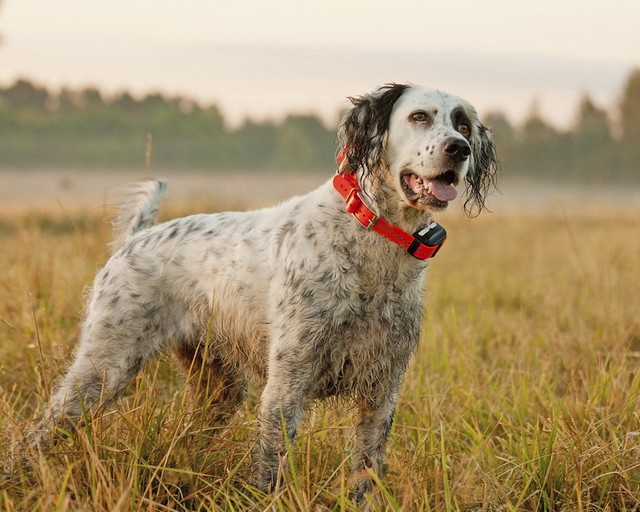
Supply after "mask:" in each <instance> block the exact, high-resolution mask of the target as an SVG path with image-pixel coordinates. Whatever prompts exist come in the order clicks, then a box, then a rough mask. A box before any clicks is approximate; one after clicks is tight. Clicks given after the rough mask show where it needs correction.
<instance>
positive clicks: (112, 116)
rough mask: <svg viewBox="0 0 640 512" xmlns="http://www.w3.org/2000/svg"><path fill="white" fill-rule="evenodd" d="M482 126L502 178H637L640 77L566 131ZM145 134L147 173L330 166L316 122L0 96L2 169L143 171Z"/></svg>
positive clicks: (27, 86) (90, 98)
mask: <svg viewBox="0 0 640 512" xmlns="http://www.w3.org/2000/svg"><path fill="white" fill-rule="evenodd" d="M0 1H1V0H0ZM613 120H615V121H616V122H615V123H614V122H613ZM484 121H485V124H487V125H489V126H490V127H491V128H492V129H493V132H494V135H495V138H496V142H497V144H498V150H499V156H500V159H501V161H502V167H503V172H504V173H505V174H509V175H523V176H532V177H543V178H547V179H549V178H551V179H564V178H566V179H580V180H583V181H593V182H604V181H616V182H620V181H630V180H637V179H638V177H639V176H640V69H638V70H634V71H633V72H632V73H631V74H630V75H629V77H628V79H627V82H626V84H625V87H624V91H623V93H622V97H621V98H620V100H619V103H618V110H617V111H616V112H607V111H606V110H604V109H603V108H601V107H599V106H598V105H597V104H596V103H595V102H594V101H593V100H592V99H591V98H590V97H589V96H588V95H585V96H584V97H583V98H582V99H581V101H580V104H579V105H578V108H577V112H576V119H575V122H574V123H573V126H572V127H571V129H568V130H559V129H557V128H555V127H554V126H552V125H551V124H549V123H548V122H546V121H545V120H544V119H543V118H542V116H541V115H540V113H539V111H538V110H537V109H536V108H535V106H534V108H532V110H531V112H530V114H529V116H528V117H527V119H526V120H525V121H524V122H523V123H522V124H521V125H518V126H515V125H513V124H512V123H511V122H510V121H509V119H508V118H507V116H506V115H505V114H504V113H501V112H493V113H489V114H488V115H485V116H484ZM148 134H151V136H152V140H153V146H152V168H153V169H155V170H158V169H160V170H162V169H174V170H181V169H184V170H196V169H197V170H227V171H230V170H271V169H277V170H295V171H309V170H320V169H322V170H324V171H325V172H326V171H327V170H331V169H332V168H333V167H334V166H335V162H334V155H335V129H334V128H327V127H326V126H324V125H323V123H322V122H321V121H320V119H319V118H318V117H316V116H314V115H289V116H287V117H285V118H284V119H283V120H282V121H280V122H275V121H263V122H255V121H251V120H247V121H245V122H244V123H243V124H242V125H241V126H239V127H237V128H233V129H230V128H229V127H228V126H227V124H226V123H225V119H224V117H223V115H222V113H221V112H220V110H219V109H218V108H217V107H216V106H213V105H209V106H204V105H201V104H200V103H198V102H196V101H193V100H191V99H189V98H183V97H172V98H169V97H166V96H163V95H161V94H148V95H147V96H145V97H144V98H141V99H136V98H134V97H133V96H131V95H130V94H129V93H127V92H123V93H121V94H118V95H116V96H113V97H106V96H104V95H103V94H102V93H101V92H100V91H99V90H97V89H95V88H86V89H82V90H71V89H63V90H61V91H60V92H58V93H52V92H51V91H49V90H48V89H46V88H45V87H42V86H39V85H37V84H34V83H32V82H30V81H28V80H18V81H16V82H15V83H14V84H12V85H10V86H7V87H5V88H0V168H5V169H9V168H13V169H16V168H24V169H27V168H82V169H88V170H89V169H136V168H142V167H144V165H145V147H146V144H147V136H148Z"/></svg>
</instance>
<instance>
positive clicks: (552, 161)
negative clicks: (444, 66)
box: [484, 69, 640, 183]
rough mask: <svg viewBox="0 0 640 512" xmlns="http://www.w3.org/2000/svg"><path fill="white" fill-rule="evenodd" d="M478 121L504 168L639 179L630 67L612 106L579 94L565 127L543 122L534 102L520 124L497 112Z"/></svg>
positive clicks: (638, 131) (638, 106)
mask: <svg viewBox="0 0 640 512" xmlns="http://www.w3.org/2000/svg"><path fill="white" fill-rule="evenodd" d="M484 121H485V122H486V124H487V125H489V126H490V127H491V129H492V131H493V133H494V137H495V139H496V142H497V144H498V150H499V155H500V157H501V160H502V163H503V167H504V168H505V172H509V173H510V174H511V173H513V174H520V175H525V176H532V177H542V178H546V179H549V178H551V179H580V180H583V181H587V182H596V183H598V182H600V183H602V182H629V181H638V180H640V69H636V70H634V71H632V72H631V73H630V75H629V77H628V79H627V81H626V83H625V87H624V90H623V93H622V97H621V98H620V99H619V101H618V104H617V109H616V110H615V111H614V112H611V113H609V112H607V111H606V110H605V109H603V108H601V107H599V106H598V105H597V104H596V103H595V102H594V101H593V100H592V99H591V97H590V96H589V95H588V94H585V95H583V96H582V98H581V100H580V102H579V105H578V108H577V112H576V116H575V119H574V122H573V124H572V126H571V128H570V129H568V130H558V129H557V128H555V127H554V126H552V125H551V124H549V123H547V122H546V121H545V120H544V119H543V118H542V116H541V115H540V113H539V110H538V107H537V105H536V104H535V103H534V104H533V106H532V108H531V111H530V113H529V115H528V117H527V118H526V120H525V121H524V122H523V123H522V125H520V126H513V125H512V124H511V123H510V122H509V120H508V119H507V117H506V116H505V115H504V114H503V113H501V112H494V113H490V114H489V115H488V116H485V119H484Z"/></svg>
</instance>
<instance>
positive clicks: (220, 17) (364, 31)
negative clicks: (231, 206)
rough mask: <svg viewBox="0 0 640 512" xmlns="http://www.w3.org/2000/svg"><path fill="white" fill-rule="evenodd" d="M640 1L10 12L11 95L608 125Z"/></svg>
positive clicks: (476, 0) (15, 5) (256, 2)
mask: <svg viewBox="0 0 640 512" xmlns="http://www.w3.org/2000/svg"><path fill="white" fill-rule="evenodd" d="M639 27H640V0H609V1H606V2H605V1H602V0H597V1H596V0H565V1H563V0H536V1H535V2H534V1H527V2H525V1H516V0H510V1H509V0H457V1H455V0H454V1H447V0H437V1H431V0H394V1H385V2H375V1H373V0H370V1H362V0H350V1H336V0H323V1H305V0H295V1H289V0H273V1H268V0H235V1H226V2H220V1H217V2H216V1H212V0H209V1H205V0H181V1H179V2H178V1H176V0H172V1H168V0H109V1H104V0H101V1H98V0H4V4H3V6H2V7H1V8H0V33H1V34H3V36H4V38H3V44H2V45H1V46H0V84H2V85H8V84H9V83H11V82H12V81H13V80H15V79H16V78H17V77H27V78H30V79H32V80H35V81H38V82H41V83H44V84H46V85H50V86H53V87H61V86H65V85H66V86H73V87H76V86H88V85H94V86H98V87H99V88H100V89H102V90H104V91H106V92H109V93H112V92H115V91H119V90H123V89H129V90H132V91H133V92H136V93H139V94H142V93H145V92H147V91H150V90H159V91H161V92H165V93H168V94H184V95H189V96H193V97H195V98H197V99H199V100H201V101H203V102H206V103H212V102H213V103H216V104H217V105H218V106H219V107H220V108H221V110H222V111H223V113H224V114H225V116H226V117H227V119H228V120H229V121H230V122H231V123H232V124H237V123H239V122H240V121H241V120H242V119H243V118H245V117H247V116H249V117H252V118H254V119H264V118H267V117H274V118H278V117H281V116H282V115H283V114H284V113H287V112H312V113H317V114H320V115H321V116H322V117H323V118H324V119H325V120H326V121H327V122H330V123H331V122H335V119H336V116H337V112H338V111H339V110H340V109H341V108H345V107H346V106H347V102H346V100H345V98H346V96H353V95H358V94H362V93H365V92H367V91H370V90H371V89H373V88H375V87H376V86H378V85H381V84H383V83H386V82H413V83H418V84H422V85H427V86H430V87H434V88H439V89H443V90H446V91H449V92H452V93H455V94H458V95H460V96H463V97H465V98H466V99H468V100H469V101H471V102H472V103H473V104H475V105H476V106H477V107H478V109H479V110H480V113H481V114H482V113H483V112H488V111H490V110H502V111H504V112H506V113H507V114H508V115H509V117H510V118H511V119H512V120H514V121H520V120H521V119H522V118H523V117H524V116H525V114H526V113H527V112H528V111H529V109H530V106H531V104H532V101H533V100H534V99H535V100H536V101H537V102H538V104H539V105H540V108H541V111H542V113H543V115H544V116H545V117H546V118H547V119H549V120H550V121H552V122H554V123H556V124H558V125H561V126H567V125H568V124H570V122H571V120H572V119H573V117H574V115H575V111H576V107H577V102H578V99H579V97H580V96H581V94H583V93H585V92H588V93H589V94H591V95H592V97H593V98H594V99H595V100H596V102H598V103H599V104H600V105H601V106H603V107H605V108H607V109H612V108H614V106H615V104H616V101H617V99H618V98H619V96H620V93H621V90H622V87H623V84H624V80H625V79H626V77H627V76H628V74H629V72H630V71H631V69H632V68H634V67H640V28H639Z"/></svg>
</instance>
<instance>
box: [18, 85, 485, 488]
mask: <svg viewBox="0 0 640 512" xmlns="http://www.w3.org/2000/svg"><path fill="white" fill-rule="evenodd" d="M351 101H352V103H353V108H351V110H349V111H348V112H347V113H346V114H345V116H344V119H343V121H342V124H341V126H340V128H339V131H338V141H339V145H340V148H341V149H342V153H341V160H342V161H343V164H342V166H341V171H342V173H341V174H340V175H339V176H341V177H345V176H344V175H345V174H347V175H349V176H346V178H349V179H348V180H343V182H342V185H343V187H342V190H336V188H337V185H336V184H335V183H333V182H332V181H328V182H327V183H325V184H324V185H322V186H321V187H319V188H318V189H316V190H314V191H312V192H310V193H309V194H307V195H305V196H301V197H294V198H292V199H289V200H288V201H286V202H284V203H282V204H280V205H279V206H276V207H273V208H267V209H262V210H256V211H249V212H242V213H240V212H234V213H220V214H213V215H193V216H190V217H185V218H179V219H175V220H172V221H169V222H166V223H164V224H160V225H157V226H154V227H152V224H153V221H154V218H155V215H156V213H157V209H158V205H159V202H160V199H161V198H162V196H163V194H164V192H165V188H166V183H165V182H164V181H161V180H155V181H147V182H143V183H141V184H138V185H137V188H136V189H135V193H134V194H132V195H131V196H130V199H129V201H128V202H127V203H125V204H124V205H123V209H122V211H121V214H120V220H119V225H117V226H116V227H117V228H118V231H119V234H117V236H116V241H115V242H114V253H113V255H112V256H111V258H110V259H109V261H108V262H107V264H106V265H105V267H104V268H103V269H102V270H100V272H99V273H98V275H97V277H96V280H95V283H94V285H93V290H92V292H91V295H90V298H89V303H88V311H87V316H86V320H85V322H84V326H83V329H82V334H81V339H80V344H79V346H78V349H77V353H76V356H75V360H74V362H73V364H72V365H71V367H70V368H69V370H68V371H67V373H66V375H65V376H64V377H63V379H62V380H61V382H60V384H59V386H58V388H57V391H56V392H55V394H54V395H53V397H52V398H51V400H50V403H49V404H48V406H47V407H46V408H45V411H46V412H45V413H44V417H43V419H42V421H41V422H40V424H39V425H38V427H37V428H36V429H35V430H34V431H33V432H32V433H31V434H30V438H31V441H32V443H33V444H35V445H45V444H46V443H47V442H48V440H49V439H50V436H51V432H52V430H53V428H54V425H55V424H56V423H60V422H63V421H71V422H74V421H77V420H78V418H79V417H80V416H81V413H82V411H83V409H84V410H87V409H88V410H90V411H95V410H96V409H97V408H98V407H99V406H100V405H104V403H105V402H106V401H110V400H113V399H115V398H116V397H117V396H118V395H119V394H120V393H121V392H122V391H123V389H124V388H125V386H126V385H127V383H129V382H130V381H131V380H132V379H133V378H134V377H135V376H136V374H137V373H138V372H139V371H140V369H141V368H142V367H143V366H144V365H145V363H147V362H148V361H149V360H150V359H151V358H153V357H154V356H157V355H158V354H159V353H161V352H166V351H171V352H173V353H175V355H176V356H177V359H178V360H179V361H180V362H181V364H182V365H183V366H184V368H185V369H186V370H187V371H188V372H190V375H191V378H190V382H191V383H192V388H193V390H194V392H196V394H197V396H198V397H199V398H200V400H205V401H207V402H208V406H209V410H210V411H211V415H210V416H211V419H212V421H220V422H222V421H224V420H225V418H227V417H228V416H229V415H230V414H233V412H234V411H236V410H237V409H238V407H239V405H240V404H241V403H242V401H243V399H244V398H245V396H246V391H247V386H248V383H249V382H250V381H257V382H259V383H263V384H264V391H263V392H262V399H261V407H260V432H259V440H258V443H257V447H256V450H255V453H254V470H253V476H254V484H255V485H256V486H257V487H258V488H260V489H262V490H265V491H269V490H272V489H274V488H275V486H276V485H277V484H278V481H279V470H280V474H281V473H282V471H281V469H282V464H283V459H284V458H285V457H283V455H284V453H285V441H284V432H283V430H284V428H283V425H286V433H287V436H288V439H289V440H293V439H294V437H295V435H296V429H297V428H298V426H299V425H300V422H301V421H302V419H303V415H304V413H305V410H306V409H307V408H308V406H309V405H310V403H311V402H312V401H314V400H317V399H324V398H327V397H330V396H341V397H344V398H346V399H349V400H353V403H354V404H355V406H356V409H357V413H358V419H357V427H356V447H357V451H356V454H355V460H354V476H353V485H354V493H355V497H356V499H361V498H362V496H363V493H365V492H367V491H369V490H370V489H371V481H370V473H369V470H373V471H380V470H381V468H382V463H383V458H384V452H385V445H386V444H387V440H388V437H389V434H390V431H391V425H392V421H393V416H394V410H395V407H396V399H397V396H398V390H399V388H400V384H401V381H402V376H403V374H404V373H405V370H406V368H407V364H408V362H409V359H410V357H411V354H412V353H413V351H414V349H415V348H416V345H417V343H418V338H419V335H420V325H421V322H422V310H423V308H422V288H423V280H424V277H425V271H426V268H427V261H426V260H425V259H422V258H423V257H426V256H425V255H424V254H423V255H422V256H420V255H419V254H417V255H416V256H414V255H412V254H410V252H412V251H409V252H408V250H407V247H406V245H407V244H409V243H410V242H413V243H414V247H413V252H414V253H415V251H416V247H417V246H415V244H416V243H417V244H418V246H419V247H418V249H417V250H418V252H419V251H420V250H422V249H424V246H422V245H420V243H419V241H418V242H414V240H413V237H412V236H411V235H408V234H411V233H414V232H416V231H417V230H420V229H422V228H424V227H425V226H428V225H430V222H431V217H432V215H433V214H434V213H437V212H439V211H441V210H443V209H444V208H446V207H447V204H448V202H449V201H451V200H452V199H454V198H455V197H456V190H455V186H456V185H458V184H459V183H462V182H464V183H465V184H466V187H465V188H466V193H467V201H466V203H465V207H466V209H467V211H468V212H471V211H479V210H481V209H482V208H483V207H484V199H485V196H486V194H487V192H488V191H489V190H490V189H491V188H492V187H493V186H494V185H495V179H496V170H497V163H496V155H495V146H494V143H493V141H492V139H491V135H490V133H489V131H488V130H487V129H486V128H485V127H484V126H483V125H482V124H481V123H480V121H479V119H478V116H477V114H476V111H475V110H474V108H473V107H472V106H471V105H470V104H469V103H468V102H466V101H465V100H462V99H460V98H458V97H456V96H452V95H450V94H447V93H444V92H441V91H437V90H432V89H428V88H423V87H418V86H414V85H396V84H392V85H388V86H385V87H381V88H380V89H378V90H376V91H374V92H373V93H371V94H368V95H365V96H362V97H358V98H351ZM349 180H350V181H349ZM345 183H347V185H345ZM349 183H351V184H352V185H353V186H349ZM345 186H346V188H345ZM345 197H347V201H346V203H345ZM345 204H346V205H347V207H348V209H349V211H347V208H346V206H345ZM367 211H369V212H373V213H372V214H371V215H370V216H369V217H366V213H367ZM363 212H364V213H363ZM358 215H364V216H360V217H359V216H358ZM378 218H379V219H380V220H377V219H378ZM376 222H377V223H378V224H379V225H383V224H382V223H383V222H384V225H385V226H387V227H386V228H385V229H387V231H388V233H386V234H381V233H380V232H376V226H374V224H376ZM369 224H371V225H369ZM365 225H367V226H368V227H369V229H367V228H366V227H365ZM389 226H391V227H389ZM372 228H374V229H372ZM398 233H400V235H399V234H398ZM402 233H404V234H405V235H408V238H407V239H403V236H404V235H402ZM401 239H402V240H401ZM403 244H404V245H403ZM428 255H429V254H427V256H428ZM417 256H419V257H417ZM201 403H202V402H201Z"/></svg>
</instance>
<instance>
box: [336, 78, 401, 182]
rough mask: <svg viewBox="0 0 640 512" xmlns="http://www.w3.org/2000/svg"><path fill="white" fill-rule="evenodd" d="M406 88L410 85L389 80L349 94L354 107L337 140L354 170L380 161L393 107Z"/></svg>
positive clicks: (339, 129) (343, 122)
mask: <svg viewBox="0 0 640 512" xmlns="http://www.w3.org/2000/svg"><path fill="white" fill-rule="evenodd" d="M407 88H408V85H402V84H387V85H385V86H384V87H380V88H379V89H378V90H376V91H374V92H373V93H371V94H365V95H364V96H358V97H355V98H351V97H350V98H349V100H350V101H351V103H352V104H353V108H351V110H349V111H347V113H346V114H345V116H344V118H343V119H342V123H341V124H340V127H339V128H338V144H339V150H343V149H344V151H345V156H346V158H347V160H348V162H349V165H350V166H351V168H352V169H353V170H354V171H357V170H358V169H360V168H362V169H363V170H364V171H365V172H370V171H371V169H372V168H375V167H376V166H378V165H379V164H380V162H381V159H382V157H383V153H384V144H385V139H386V134H387V130H388V129H389V116H390V115H391V110H392V109H393V105H394V104H395V102H396V101H397V100H398V98H399V97H400V96H402V93H403V92H404V91H405V90H406V89H407Z"/></svg>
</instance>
